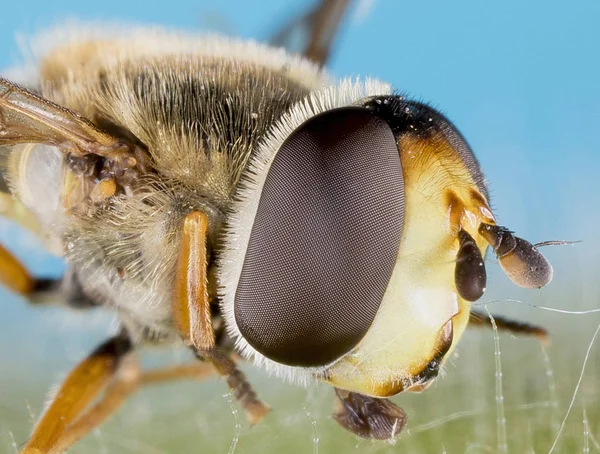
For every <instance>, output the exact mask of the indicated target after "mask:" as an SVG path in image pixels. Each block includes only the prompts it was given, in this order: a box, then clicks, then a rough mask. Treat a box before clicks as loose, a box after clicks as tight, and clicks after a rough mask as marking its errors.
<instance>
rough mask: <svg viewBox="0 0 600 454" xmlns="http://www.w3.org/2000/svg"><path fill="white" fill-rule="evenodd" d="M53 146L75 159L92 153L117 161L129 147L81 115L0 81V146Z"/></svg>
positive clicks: (3, 80)
mask: <svg viewBox="0 0 600 454" xmlns="http://www.w3.org/2000/svg"><path fill="white" fill-rule="evenodd" d="M20 143H43V144H48V145H53V146H56V147H58V148H59V149H61V150H63V151H65V152H70V153H72V154H74V155H76V156H83V155H85V154H88V153H94V154H97V155H100V156H104V157H107V158H111V159H118V158H120V157H121V156H123V155H124V154H126V153H127V152H128V151H130V150H131V145H130V144H127V143H124V142H123V140H122V139H119V138H116V137H113V136H111V135H109V134H107V133H105V132H103V131H101V130H99V129H98V128H96V127H95V126H94V125H93V124H92V123H91V122H90V121H89V120H87V119H85V118H83V117H82V116H81V115H79V114H77V113H75V112H73V111H71V110H69V109H66V108H64V107H61V106H59V105H56V104H54V103H53V102H51V101H48V100H47V99H43V98H41V97H39V96H37V95H35V94H33V93H31V92H29V91H27V90H25V89H24V88H21V87H19V86H17V85H15V84H13V83H12V82H9V81H8V80H6V79H3V78H0V146H6V145H16V144H20Z"/></svg>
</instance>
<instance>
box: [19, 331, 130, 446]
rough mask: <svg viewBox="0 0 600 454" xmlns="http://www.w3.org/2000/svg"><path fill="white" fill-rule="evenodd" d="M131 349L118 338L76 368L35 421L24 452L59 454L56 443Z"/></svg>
mask: <svg viewBox="0 0 600 454" xmlns="http://www.w3.org/2000/svg"><path fill="white" fill-rule="evenodd" d="M130 350H131V342H130V341H129V339H128V338H127V337H126V336H124V335H118V336H115V337H113V338H111V339H109V340H108V341H106V342H105V343H103V344H102V345H100V346H99V347H98V348H97V349H96V350H95V351H93V352H92V353H91V354H90V355H89V356H88V357H87V358H86V359H84V360H83V361H82V362H81V363H80V364H79V365H78V366H77V367H75V369H73V371H72V372H71V373H70V374H69V376H68V377H67V379H66V380H65V381H64V382H63V384H62V385H61V387H60V389H59V390H58V392H57V394H56V397H55V398H54V399H53V401H52V403H51V404H50V406H49V407H48V409H47V410H46V412H45V413H44V415H43V416H42V418H41V419H40V421H39V422H38V424H37V426H36V427H35V429H34V431H33V435H32V436H31V438H30V439H29V441H28V442H27V444H26V446H25V449H24V450H23V453H24V454H34V453H46V452H49V453H50V452H60V451H59V450H57V449H55V446H56V444H57V442H58V440H59V439H60V438H61V436H62V435H63V433H64V432H65V430H66V429H67V427H68V426H69V425H70V424H71V423H73V421H75V420H76V419H77V418H78V417H79V415H80V414H81V413H82V412H83V411H84V410H85V409H86V408H87V407H88V406H89V405H90V403H91V402H92V401H93V400H94V399H95V398H96V397H97V396H98V394H99V393H100V392H101V391H102V390H103V389H104V387H105V386H106V385H107V384H108V383H109V382H110V381H111V379H112V377H113V375H114V374H115V372H116V371H117V369H118V368H119V365H120V363H121V359H122V358H123V356H124V355H125V354H126V353H127V352H129V351H130Z"/></svg>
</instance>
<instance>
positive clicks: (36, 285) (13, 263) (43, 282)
mask: <svg viewBox="0 0 600 454" xmlns="http://www.w3.org/2000/svg"><path fill="white" fill-rule="evenodd" d="M0 284H2V285H4V286H5V287H6V288H8V289H9V290H11V291H12V292H13V293H16V294H17V295H20V296H22V297H24V298H26V299H27V301H28V302H29V303H31V304H53V303H59V304H65V305H67V306H69V307H72V308H74V309H88V308H91V307H95V306H97V305H98V304H97V302H96V301H93V300H92V299H90V298H89V297H88V296H87V295H85V293H84V291H83V289H82V287H81V284H80V282H79V279H78V278H77V274H76V273H75V272H74V271H73V270H68V271H67V272H66V273H65V275H64V276H63V277H62V278H57V279H53V278H52V279H47V278H37V277H34V276H32V275H31V274H30V273H29V271H27V268H25V266H24V265H23V264H22V263H21V262H20V261H19V259H17V258H16V257H15V256H14V255H13V254H12V253H11V252H10V251H8V250H7V249H6V248H5V247H3V246H2V245H1V244H0Z"/></svg>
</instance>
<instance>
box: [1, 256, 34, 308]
mask: <svg viewBox="0 0 600 454" xmlns="http://www.w3.org/2000/svg"><path fill="white" fill-rule="evenodd" d="M0 283H1V284H2V285H4V286H5V287H7V288H8V289H9V290H11V291H12V292H14V293H17V294H19V295H23V296H27V295H29V294H31V292H33V290H34V289H35V287H36V280H35V279H34V278H33V277H32V276H31V274H29V272H28V271H27V269H26V268H25V267H24V266H23V265H22V264H21V262H20V261H19V260H18V259H17V258H16V257H15V256H14V255H12V254H11V253H10V252H9V251H8V250H7V249H6V248H4V247H3V246H2V245H0Z"/></svg>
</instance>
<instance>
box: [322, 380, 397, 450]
mask: <svg viewBox="0 0 600 454" xmlns="http://www.w3.org/2000/svg"><path fill="white" fill-rule="evenodd" d="M335 395H336V397H337V399H336V402H337V405H336V412H335V413H334V414H333V419H335V420H336V421H337V422H338V424H340V425H341V426H342V427H343V428H344V429H346V430H348V431H350V432H352V433H353V434H355V435H357V436H359V437H362V438H368V439H373V440H393V439H395V438H396V437H397V436H398V435H399V434H400V432H402V429H403V428H404V426H405V425H406V421H407V417H406V413H404V410H402V409H401V408H400V407H398V406H397V405H396V404H395V403H393V402H391V401H390V400H388V399H377V398H374V397H369V396H363V395H362V394H358V393H353V392H350V391H344V390H341V389H338V388H336V389H335Z"/></svg>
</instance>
